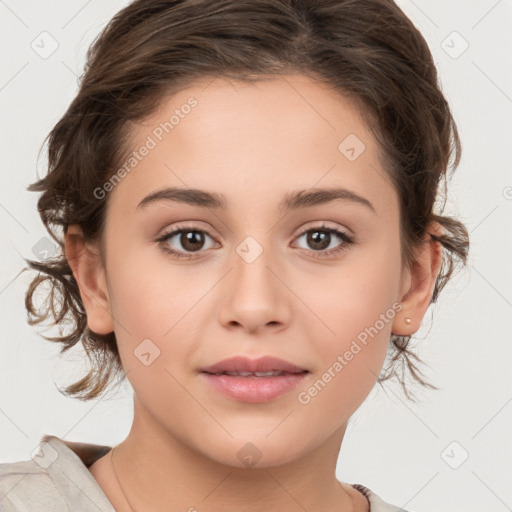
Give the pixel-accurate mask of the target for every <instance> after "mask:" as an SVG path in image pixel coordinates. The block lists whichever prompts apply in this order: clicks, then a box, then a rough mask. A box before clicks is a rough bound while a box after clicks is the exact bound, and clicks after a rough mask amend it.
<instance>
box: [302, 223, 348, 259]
mask: <svg viewBox="0 0 512 512" xmlns="http://www.w3.org/2000/svg"><path fill="white" fill-rule="evenodd" d="M304 237H305V242H306V244H307V245H309V246H310V247H311V248H312V250H309V252H312V254H311V255H312V256H313V257H315V258H321V257H324V256H325V257H328V256H332V255H335V254H339V253H341V252H343V251H345V250H347V249H348V247H349V245H350V244H352V243H354V240H353V239H352V237H350V236H349V235H347V234H346V233H344V232H343V231H340V230H339V229H336V228H330V227H327V226H324V225H321V226H318V227H314V228H306V229H304V230H303V231H302V233H301V234H300V235H299V236H298V237H297V240H300V239H301V238H304ZM336 239H338V240H341V244H340V243H338V245H337V246H336ZM333 244H334V248H332V246H333ZM329 247H331V248H330V249H329ZM306 250H308V248H306Z"/></svg>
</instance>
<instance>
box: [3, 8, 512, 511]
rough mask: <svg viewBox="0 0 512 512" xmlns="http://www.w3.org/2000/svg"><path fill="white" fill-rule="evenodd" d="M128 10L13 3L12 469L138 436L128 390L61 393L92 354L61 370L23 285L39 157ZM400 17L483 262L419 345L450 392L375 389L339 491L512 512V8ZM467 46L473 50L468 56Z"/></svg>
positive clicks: (35, 225)
mask: <svg viewBox="0 0 512 512" xmlns="http://www.w3.org/2000/svg"><path fill="white" fill-rule="evenodd" d="M126 3H127V2H125V1H121V0H117V1H114V0H108V1H106V0H102V1H100V0H89V1H80V2H77V1H73V2H70V1H63V0H60V1H56V0H54V1H45V2H37V1H35V0H33V1H24V2H15V1H14V0H0V38H1V41H0V44H1V46H0V48H1V49H2V50H1V53H0V59H1V64H0V66H1V75H0V105H1V112H2V122H1V126H0V130H1V137H0V144H1V149H0V155H1V166H2V167H1V177H2V187H1V191H0V226H1V237H0V243H1V249H0V250H1V254H2V258H1V274H0V314H1V317H0V318H1V320H0V321H1V324H0V325H1V336H0V343H1V350H2V355H1V358H0V365H1V366H0V382H1V396H0V399H1V401H0V432H1V433H0V439H1V444H0V461H1V462H9V461H15V460H22V459H28V458H30V455H31V453H32V452H33V450H34V449H35V448H36V446H37V445H38V443H39V440H40V437H41V436H42V435H43V434H44V433H51V434H54V435H58V436H60V437H63V438H65V439H69V440H74V441H82V442H96V443H99V444H114V443H118V442H120V441H121V440H122V439H124V437H125V436H126V435H127V434H128V430H129V427H130V423H131V417H132V399H131V388H130V387H129V385H126V386H125V387H124V388H123V389H122V391H121V392H120V393H119V394H118V395H117V396H116V397H114V398H111V399H103V400H97V401H94V402H89V403H85V404H82V403H80V402H78V401H74V400H72V399H69V398H66V397H64V396H63V395H61V394H60V393H59V392H58V391H57V389H56V386H55V383H58V384H59V385H61V386H63V385H64V384H67V383H70V382H71V381H72V380H76V379H77V377H78V376H81V375H82V370H83V365H82V363H80V359H81V352H80V351H79V350H74V351H73V353H72V354H70V355H69V356H67V357H66V358H65V360H59V359H58V346H54V345H53V344H51V343H50V342H47V341H45V340H44V339H43V338H41V337H40V336H39V335H38V334H37V331H36V329H35V328H32V327H30V326H28V324H27V323H26V313H25V308H24V293H25V290H26V287H27V285H28V283H29V280H30V276H29V275H28V273H24V274H21V275H18V274H19V271H20V270H21V268H22V267H23V266H24V261H23V259H22V257H23V256H25V257H31V258H32V257H34V252H33V251H34V250H37V248H39V250H40V249H41V247H43V248H44V244H45V243H47V240H46V241H45V240H44V239H45V237H46V236H47V234H46V231H45V230H44V228H43V226H42V224H41V222H40V219H39V216H38V214H37V211H36V200H37V195H36V194H35V193H29V192H27V191H26V187H27V185H28V184H29V183H31V182H33V181H34V180H35V179H36V177H37V172H39V174H40V175H43V174H44V173H45V170H46V167H45V165H46V160H45V158H46V152H45V151H43V152H42V153H41V156H40V158H39V160H38V159H37V158H38V151H39V148H40V145H41V143H42V141H43V138H44V136H45V135H46V134H47V133H48V132H49V130H50V129H51V128H52V127H53V125H54V124H55V123H56V122H57V121H58V119H59V118H60V116H61V115H62V114H63V113H64V111H65V109H66V108H67V106H68V104H69V103H70V101H71V100H72V98H73V96H74V94H75V92H76V89H77V77H78V76H79V75H80V74H81V72H82V70H83V63H84V56H85V52H86V50H87V47H88V46H89V44H90V43H91V41H92V39H93V37H94V36H95V35H96V34H97V33H98V32H99V31H100V29H102V28H103V27H104V25H105V24H106V23H107V21H108V20H109V19H110V18H111V17H112V15H113V14H114V13H115V12H117V11H118V10H119V9H120V8H122V7H123V6H124V5H126ZM398 4H399V5H400V6H401V7H402V8H403V9H404V11H405V13H406V14H407V15H408V16H409V17H410V18H411V19H412V21H413V22H414V23H415V25H416V26H417V27H418V28H419V29H420V31H421V32H422V33H423V34H424V36H425V37H426V39H427V41H428V43H429V45H430V48H431V50H432V52H433V55H434V58H435V61H436V64H437V66H438V70H439V73H440V77H441V83H442V86H443V90H444V92H445V94H446V97H447V99H448V101H449V102H450V104H451V107H452V110H453V113H454V117H455V120H456V122H457V124H458V127H459V130H460V136H461V139H462V146H463V158H462V162H461V164H460V166H459V168H458V170H457V171H456V173H455V177H454V179H453V181H452V183H451V187H450V192H451V196H450V197H451V199H450V202H449V209H448V211H450V212H452V211H453V212H458V213H459V215H460V218H461V219H462V220H463V221H464V222H465V223H466V225H467V226H468V229H469V230H470V232H471V242H472V247H471V254H470V261H469V265H468V267H467V270H465V271H463V272H462V273H460V275H459V276H458V277H457V278H456V279H455V280H454V281H452V282H451V283H450V284H449V285H448V287H447V288H446V289H445V290H444V291H443V293H442V295H441V298H440V300H439V302H438V304H437V305H436V306H435V307H434V308H433V309H432V310H431V311H432V313H433V316H434V321H433V323H431V322H430V318H431V313H430V312H429V313H428V314H427V317H426V320H425V322H424V327H423V328H422V330H421V331H420V332H419V333H418V335H417V336H416V337H415V341H414V343H415V344H416V345H418V346H419V347H420V354H421V355H422V357H423V358H424V359H425V360H426V361H428V362H429V363H430V370H428V369H427V377H429V378H430V379H431V380H432V381H434V382H435V383H436V384H437V385H438V386H440V387H441V390H440V391H437V392H435V391H432V392H428V391H427V392H422V393H420V398H421V399H422V403H420V404H418V405H413V404H411V403H409V402H407V401H406V399H405V398H404V397H403V395H401V394H400V391H399V389H398V387H397V386H396V385H391V384H386V389H387V390H388V391H387V393H384V392H383V391H382V390H380V389H379V388H378V387H376V388H375V389H374V390H373V391H372V393H371V395H370V397H369V398H368V399H367V401H366V402H365V403H364V404H363V405H362V407H361V408H360V409H359V410H358V412H357V413H356V414H355V416H354V417H353V420H352V422H351V424H350V426H349V429H348V431H347V435H346V438H345V442H344V445H343V447H342V450H341V454H340V460H339V464H338V478H339V479H341V480H343V481H346V482H359V483H362V484H364V485H367V486H368V487H370V488H371V489H372V490H374V491H375V492H377V493H378V494H380V495H381V496H382V497H383V498H384V499H385V500H386V501H389V502H391V503H394V504H396V505H399V506H404V507H406V508H407V509H410V510H414V511H419V512H421V511H425V512H426V511H432V510H436V512H443V511H450V512H452V511H454V510H464V511H466V512H471V511H482V510H486V511H487V512H492V511H496V512H500V511H504V510H511V509H512V487H511V486H510V481H511V480H510V478H511V472H512V471H511V466H510V461H511V460H512V443H511V439H510V427H511V423H512V422H511V417H512V403H511V402H512V390H511V385H510V372H509V367H510V363H511V352H512V343H511V334H512V328H511V321H510V320H511V311H512V310H511V308H512V286H511V284H512V275H511V272H510V261H512V254H511V253H512V250H511V245H512V244H511V243H510V242H511V236H510V233H511V232H512V229H511V228H512V215H511V213H512V175H511V172H510V162H511V160H512V152H511V143H510V140H511V124H512V123H511V115H510V114H511V111H512V99H511V98H512V76H511V70H510V45H511V33H512V30H511V26H510V20H511V19H512V3H511V2H510V0H508V1H506V0H501V1H496V0H485V1H483V0H482V1H470V2H468V1H463V0H458V1H454V0H451V1H442V0H436V1H432V0H430V1H426V0H421V1H420V0H418V1H416V2H412V1H410V0H400V1H399V2H398ZM43 31H46V32H48V33H49V34H51V37H52V38H54V39H55V40H56V41H57V43H58V48H57V49H56V50H55V51H54V53H52V54H51V55H50V56H47V58H42V56H40V55H39V54H38V53H36V52H35V51H34V50H33V49H32V47H31V44H33V43H32V42H33V41H35V43H34V44H39V46H40V47H42V43H41V38H47V39H45V49H46V50H48V49H49V48H51V41H50V39H49V38H48V36H45V35H43V36H41V35H40V34H41V32H43ZM454 31H456V32H457V33H458V34H453V32H454ZM464 41H466V42H467V44H469V47H468V48H467V49H466V50H465V51H464V52H463V53H461V54H460V55H459V53H460V52H461V50H462V49H463V48H464ZM39 51H43V49H42V48H41V49H40V50H39ZM45 57H46V56H45ZM41 239H43V241H42V242H41ZM37 244H39V245H37ZM41 244H42V245H41ZM34 247H35V248H36V249H34ZM507 427H508V428H507ZM505 432H507V433H508V436H505ZM454 441H455V442H456V444H451V443H453V442H454ZM447 447H448V449H447ZM466 454H468V455H469V456H468V458H467V460H465V461H464V462H463V463H462V464H461V462H462V460H463V459H464V457H465V456H466ZM459 464H460V465H459ZM450 465H451V466H454V467H455V466H459V467H458V468H457V469H454V468H453V467H450Z"/></svg>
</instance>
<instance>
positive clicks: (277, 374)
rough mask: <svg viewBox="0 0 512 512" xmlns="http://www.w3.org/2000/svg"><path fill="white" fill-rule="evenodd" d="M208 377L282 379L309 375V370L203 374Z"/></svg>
mask: <svg viewBox="0 0 512 512" xmlns="http://www.w3.org/2000/svg"><path fill="white" fill-rule="evenodd" d="M203 373H207V374H208V375H217V376H219V375H228V376H229V377H245V378H268V377H281V376H285V375H299V374H303V373H309V371H308V370H302V371H297V372H285V371H281V370H274V371H270V372H217V373H211V372H203Z"/></svg>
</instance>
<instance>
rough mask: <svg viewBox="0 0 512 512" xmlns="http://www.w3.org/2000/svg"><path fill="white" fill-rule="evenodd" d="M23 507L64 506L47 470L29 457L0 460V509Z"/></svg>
mask: <svg viewBox="0 0 512 512" xmlns="http://www.w3.org/2000/svg"><path fill="white" fill-rule="evenodd" d="M50 507H51V508H50ZM25 510H26V511H28V510H55V511H56V512H60V511H61V510H62V511H66V510H68V508H67V506H66V503H65V501H64V499H63V497H62V496H61V494H60V493H59V491H58V489H57V487H56V486H55V483H54V482H53V480H52V478H51V477H50V475H49V474H48V472H47V470H46V469H45V468H43V467H41V466H39V464H37V462H35V461H34V460H33V459H31V460H23V461H19V462H7V463H2V464H0V511H2V512H14V511H25Z"/></svg>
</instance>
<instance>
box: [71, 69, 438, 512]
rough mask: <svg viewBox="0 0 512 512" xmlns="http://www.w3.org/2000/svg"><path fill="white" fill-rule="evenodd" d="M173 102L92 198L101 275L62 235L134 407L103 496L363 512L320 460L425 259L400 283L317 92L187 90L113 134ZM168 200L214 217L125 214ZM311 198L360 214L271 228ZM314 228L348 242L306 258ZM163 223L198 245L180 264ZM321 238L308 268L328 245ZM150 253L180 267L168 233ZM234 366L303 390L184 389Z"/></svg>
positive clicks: (381, 197) (348, 128)
mask: <svg viewBox="0 0 512 512" xmlns="http://www.w3.org/2000/svg"><path fill="white" fill-rule="evenodd" d="M191 96H194V97H195V98H196V99H197V100H198V105H197V106H196V107H195V108H194V109H192V111H191V112H190V113H189V114H188V115H187V116H184V118H183V119H181V120H180V122H179V124H178V125H177V126H175V127H174V129H173V130H172V131H171V132H170V133H168V134H165V135H164V137H163V139H162V141H160V142H159V143H158V145H157V146H156V147H155V148H154V149H152V150H151V151H150V152H149V154H148V155H147V156H146V157H144V159H143V160H142V161H141V162H140V163H139V164H138V165H137V167H136V169H135V170H134V171H132V172H131V173H129V174H128V175H126V177H124V178H123V179H122V180H121V182H120V183H119V184H117V185H116V187H115V188H114V190H113V191H112V192H110V194H109V196H108V203H107V204H108V209H107V217H106V226H105V232H104V243H105V246H104V250H105V253H104V254H103V256H104V259H105V266H103V265H102V263H101V259H100V249H99V246H98V245H97V244H93V243H85V242H84V239H83V237H82V235H81V230H80V228H79V226H70V228H69V230H68V233H67V235H66V255H67V257H68V259H69V261H70V265H71V266H72V269H73V273H74V276H75V278H76V279H77V282H78V283H79V287H80V291H81V295H82V299H83V303H84V306H85V308H86V312H87V318H88V324H89V327H90V328H91V329H92V330H93V331H95V332H97V333H109V332H112V331H115V334H116V338H117V341H118V346H119V351H120V355H121V359H122V363H123V367H124V370H125V372H126V374H127V378H128V380H129V381H130V383H131V385H132V387H133V389H134V420H133V424H132V428H131V431H130V433H129V435H128V437H127V438H126V439H125V440H124V441H123V442H122V443H120V444H119V445H117V447H116V450H115V454H114V464H115V469H116V472H117V475H118V477H119V480H120V482H121V484H122V487H123V489H124V491H125V493H126V495H127V496H128V499H129V501H130V503H131V505H132V506H133V507H134V508H135V509H138V510H151V511H153V510H154V511H160V510H189V509H190V507H195V508H196V509H197V510H204V511H207V510H210V511H214V510H223V511H228V512H229V511H233V512H234V511H238V510H240V508H243V509H244V510H247V511H256V510H258V511H261V510H265V511H268V512H272V511H278V510H279V511H283V510H286V511H290V512H291V511H299V510H300V511H303V510H315V511H320V512H323V511H328V510H329V511H333V510H336V511H338V510H339V511H341V510H343V511H349V510H368V505H367V502H366V499H365V498H364V497H363V496H362V495H361V494H360V493H359V492H358V491H355V490H354V489H353V488H351V487H350V486H349V485H347V484H343V485H340V483H339V482H338V480H337V479H336V475H335V469H336V464H337V463H338V453H339V451H340V447H341V443H342V441H343V436H344V433H345V430H346V427H347V422H348V420H349V418H350V417H351V415H352V414H353V413H354V412H355V411H356V409H357V408H358V407H359V406H360V404H361V403H362V402H363V401H364V399H365V398H366V397H367V395H368V394H369V392H370V391H371V389H372V388H373V386H374V384H375V382H376V379H377V376H378V374H379V371H380V369H381V367H382V365H383V362H384V358H385V355H386V350H387V346H388V343H389V338H390V335H391V332H394V333H396V334H403V335H406V334H413V333H414V332H415V331H416V330H417V329H418V328H419V327H420V324H421V320H422V318H423V316H424V314H425V312H426V310H427V308H428V305H429V303H430V298H431V296H432V292H433V287H434V284H435V279H436V276H437V274H438V272H439V267H440V264H441V247H440V245H439V243H437V242H435V241H430V238H427V237H426V238H425V242H424V243H423V244H422V245H420V246H419V247H418V248H417V249H416V260H415V262H414V263H413V265H412V266H411V267H410V268H409V267H407V266H403V265H402V263H401V258H400V243H399V240H400V239H399V202H398V196H397V194H396V191H395V190H394V189H393V187H392V186H391V184H390V180H389V178H388V177H387V176H386V173H385V171H384V170H383V168H382V166H381V163H380V158H379V150H378V146H377V143H376V141H375V139H374V138H373V136H372V134H371V131H370V130H369V129H368V127H366V126H365V124H364V123H363V121H362V120H361V118H360V117H359V115H358V114H357V111H356V110H355V109H354V108H353V106H352V105H351V103H350V102H349V101H348V100H347V99H346V98H344V97H342V96H341V95H339V94H338V93H336V92H334V91H333V90H332V89H328V88H326V87H325V86H322V85H320V84H318V83H316V82H314V81H313V80H312V79H310V78H308V77H306V76H302V75H285V76H282V77H279V78H273V79H271V80H266V81H260V82H258V83H257V84H252V85H248V84H242V83H238V82H231V81H226V80H222V79H216V80H214V81H212V82H205V83H200V82H198V83H197V84H196V85H194V86H192V87H190V88H188V89H186V90H183V91H181V92H179V93H177V94H176V95H174V96H171V97H166V98H164V100H163V102H162V104H161V107H160V108H159V110H158V112H156V113H155V114H154V115H152V116H150V117H148V118H147V119H145V120H144V121H143V122H140V123H138V124H136V125H133V126H132V131H131V141H130V143H131V146H132V147H133V149H134V150H135V149H136V148H139V147H140V146H141V145H142V144H144V141H145V140H146V139H147V136H148V135H150V134H151V133H152V130H153V129H154V128H155V127H156V126H158V125H159V123H160V122H163V121H165V120H168V119H169V118H170V116H171V115H172V113H173V111H174V109H176V108H180V107H181V106H182V105H184V104H185V103H186V102H187V99H188V98H190V97H191ZM349 134H356V136H357V137H358V138H359V139H360V140H361V141H363V142H364V144H365V146H366V148H365V150H364V151H363V152H362V153H361V154H360V156H359V157H358V158H356V159H355V160H354V161H350V160H349V159H347V158H346V157H345V155H344V154H342V153H341V152H340V151H339V150H338V145H339V144H340V142H341V141H343V140H344V139H345V137H347V136H348V135H349ZM170 186H175V187H182V188H185V189H188V188H197V189H202V190H207V191H210V192H217V193H222V194H224V195H225V196H226V198H227V202H228V208H227V209H226V210H225V211H222V210H215V209H210V208H204V207H199V206H192V205H187V204H181V203H176V202H165V201H161V202H158V203H154V204H152V205H148V206H147V207H146V208H137V205H138V204H139V202H140V201H141V200H142V199H143V198H144V197H145V196H147V195H148V194H150V193H151V192H154V191H155V190H158V189H160V188H163V187H170ZM328 187H344V188H346V189H349V190H351V191H353V192H355V193H356V194H358V195H360V196H362V197H364V198H366V199H367V200H368V201H370V202H371V204H372V205H373V208H374V209H375V211H372V209H370V208H369V207H367V206H365V205H363V204H360V203H358V202H354V201H348V200H338V201H334V202H330V203H327V204H322V205H316V206H313V207H308V208H304V209H301V210H298V211H292V212H289V213H287V214H286V215H283V213H282V212H280V211H279V210H278V208H277V205H278V203H279V202H280V200H281V199H282V197H283V196H284V195H285V194H287V193H290V192H292V191H295V190H299V189H300V190H309V189H311V188H328ZM323 223H324V224H325V225H326V226H328V227H333V228H336V229H339V230H340V231H343V232H346V233H349V234H351V235H352V236H353V238H354V243H353V244H349V245H346V246H345V250H344V251H342V252H341V253H339V254H334V255H331V256H328V255H327V256H323V257H315V256H319V254H318V253H319V252H320V251H321V249H320V250H319V249H316V248H315V247H316V246H315V245H314V244H313V245H312V242H311V241H310V242H308V238H307V234H306V235H302V236H300V233H299V229H300V228H302V227H304V228H306V227H307V228H308V229H313V228H319V227H320V226H321V225H322V224H323ZM178 224H179V225H180V226H181V227H183V226H185V227H186V228H189V229H190V228H192V229H196V230H198V229H199V230H200V229H204V230H207V231H208V232H209V235H205V239H204V245H203V246H202V247H203V248H201V249H200V251H197V252H192V251H190V249H189V250H188V254H192V259H190V260H186V259H179V260H178V259H174V258H173V257H172V256H171V255H169V254H168V253H166V252H165V251H164V249H163V243H160V245H159V243H158V242H155V240H156V239H157V238H158V237H159V236H160V235H162V234H164V233H169V232H171V231H172V229H173V228H175V227H176V226H177V225H178ZM438 228H439V226H438V225H435V224H432V225H430V226H429V231H430V232H433V230H434V229H438ZM210 236H211V238H210ZM248 236H251V237H253V238H254V240H256V241H257V243H258V244H259V245H260V246H261V248H262V250H263V252H262V253H261V254H260V255H259V257H257V258H256V259H255V260H254V261H253V262H251V263H248V262H247V261H246V260H244V258H242V257H240V256H239V254H238V253H237V251H236V249H237V247H238V246H239V245H240V243H241V242H242V241H243V240H244V239H245V238H246V237H248ZM330 240H331V242H330V243H329V246H328V249H327V250H331V249H333V248H337V247H339V246H341V245H342V244H344V243H345V242H344V241H343V240H342V239H339V238H338V237H337V236H335V235H331V239H330ZM166 243H167V245H168V246H169V245H170V246H171V247H172V248H174V249H175V250H179V251H181V252H183V253H187V250H186V248H184V246H183V245H182V244H181V243H180V235H175V236H174V237H173V238H172V239H170V240H167V242H166ZM199 245H200V244H199ZM251 250H253V249H251ZM399 303H401V304H402V310H401V311H398V312H397V313H396V315H395V316H394V318H392V320H390V321H388V322H387V323H385V325H384V327H383V328H382V329H381V330H380V331H379V332H378V335H376V336H374V337H373V338H372V339H371V340H370V341H369V342H368V343H367V345H366V346H364V348H362V350H361V351H360V352H358V354H357V355H355V356H354V357H353V359H352V360H351V361H349V362H348V363H347V364H346V365H345V366H344V368H343V370H342V371H341V372H339V373H337V374H336V376H335V377H334V378H332V379H331V380H330V382H329V383H328V384H327V385H326V386H325V387H324V388H323V389H322V390H321V392H319V393H318V394H317V395H316V396H314V397H312V398H311V400H310V402H309V403H307V404H302V403H300V402H299V400H298V399H297V396H298V394H299V392H301V391H305V390H307V389H308V388H309V387H310V386H312V384H313V383H314V382H315V381H317V380H318V379H319V378H320V377H321V376H322V374H323V373H324V372H325V371H326V370H327V369H328V368H329V367H332V365H333V363H334V362H335V361H336V360H337V357H338V355H342V354H344V352H345V351H346V350H348V349H349V348H350V346H351V343H352V341H353V340H355V339H356V337H357V336H358V334H359V333H361V332H362V331H364V329H365V328H368V327H370V326H373V325H375V323H376V321H377V320H378V319H379V317H380V315H381V314H384V313H385V312H386V311H389V310H390V308H392V305H393V304H399ZM405 317H409V318H411V319H412V321H411V323H410V324H407V323H406V322H405V320H404V319H405ZM144 339H150V340H151V341H152V343H154V345H155V346H157V347H158V349H159V350H160V355H159V357H157V358H156V359H154V361H153V362H152V363H151V364H150V365H148V366H146V365H144V364H142V363H141V361H140V360H139V359H138V358H137V357H136V355H135V354H134V351H136V349H137V347H138V346H139V344H140V343H141V342H142V340H144ZM240 354H244V355H248V356H249V357H252V358H255V357H258V356H260V355H266V354H268V355H273V356H276V357H280V358H282V359H285V360H288V361H291V362H292V363H294V364H296V365H298V366H301V367H303V368H306V369H308V370H309V371H310V373H309V374H308V376H307V377H306V379H305V380H304V381H303V383H302V384H301V385H300V386H299V387H298V388H296V389H295V390H293V391H292V392H289V393H286V394H285V395H282V396H280V397H278V398H277V399H275V400H273V401H270V402H266V403H258V404H250V403H245V402H240V401H237V400H234V399H231V398H227V397H225V396H223V395H220V394H219V393H218V392H216V391H215V390H213V389H212V388H210V387H209V386H208V385H207V384H205V382H204V381H203V379H202V378H201V377H200V375H199V374H198V369H199V368H200V367H204V366H207V365H211V364H213V363H216V362H217V361H220V360H221V359H224V358H226V357H230V356H232V355H240ZM246 443H252V444H253V445H254V446H255V447H257V449H258V450H259V452H260V454H261V458H260V459H259V461H258V462H257V464H256V465H255V466H253V467H247V466H246V465H244V463H243V462H242V461H241V460H240V459H239V458H238V456H237V453H238V452H239V450H240V449H241V448H242V447H243V446H244V445H246ZM89 469H90V471H91V473H92V475H93V476H94V477H95V478H96V480H97V481H98V483H99V485H100V486H101V487H102V489H103V490H104V492H105V494H106V495H107V497H108V498H109V500H110V501H111V502H112V504H113V505H114V506H115V508H116V510H121V511H124V510H130V507H129V505H128V504H127V502H126V499H125V498H124V496H123V493H122V492H121V490H120V488H119V485H118V483H117V480H116V479H115V476H114V474H113V472H112V465H111V462H110V453H109V454H108V455H106V456H104V457H102V458H101V459H99V460H98V461H97V462H96V463H95V464H94V465H93V466H91V467H90V468H89Z"/></svg>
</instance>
